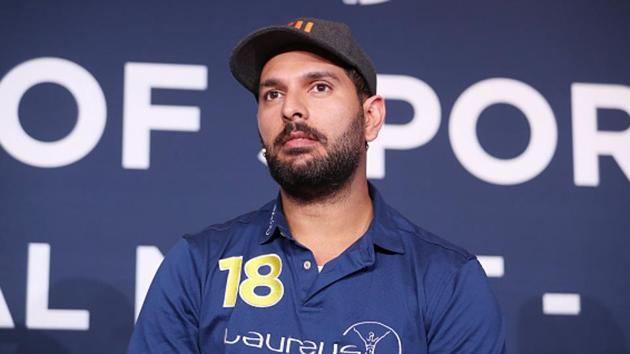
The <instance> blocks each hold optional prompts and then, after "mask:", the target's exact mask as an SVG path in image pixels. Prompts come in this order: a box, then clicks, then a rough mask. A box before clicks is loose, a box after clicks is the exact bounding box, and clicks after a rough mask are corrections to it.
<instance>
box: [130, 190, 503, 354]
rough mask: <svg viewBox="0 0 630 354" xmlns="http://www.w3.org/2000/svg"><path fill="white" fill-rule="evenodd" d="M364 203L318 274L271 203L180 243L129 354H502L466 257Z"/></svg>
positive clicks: (484, 291)
mask: <svg viewBox="0 0 630 354" xmlns="http://www.w3.org/2000/svg"><path fill="white" fill-rule="evenodd" d="M370 195H371V197H372V201H373V205H374V219H373V220H372V223H371V224H370V227H369V229H368V231H367V232H366V233H365V235H363V236H362V237H361V238H360V239H359V240H357V241H356V242H355V243H354V244H353V245H352V246H350V247H349V248H348V249H347V250H345V251H344V252H343V253H342V254H341V255H340V256H338V257H337V258H335V259H333V260H331V261H330V262H328V263H326V265H325V266H324V268H323V269H322V270H321V272H320V271H318V269H317V266H316V263H315V258H314V257H313V254H312V253H311V252H310V251H309V250H308V249H307V248H305V247H303V246H301V245H300V244H299V243H298V242H296V241H295V240H294V239H293V238H292V236H291V232H290V231H289V228H288V226H287V222H286V219H285V218H284V215H283V213H282V206H281V203H280V199H279V198H278V199H277V200H275V201H272V202H270V203H268V204H267V205H265V206H264V207H262V208H261V209H260V210H258V211H255V212H251V213H249V214H246V215H243V216H240V217H238V218H235V219H233V220H231V221H229V222H227V223H224V224H220V225H213V226H210V227H208V228H207V229H205V230H204V231H202V232H200V233H198V234H195V235H187V236H185V237H184V238H183V239H182V240H180V241H179V242H178V243H177V244H176V245H175V246H174V248H173V249H172V250H171V251H170V252H169V253H168V254H167V255H166V257H165V259H164V261H163V262H162V265H161V266H160V269H159V270H158V272H157V274H156V276H155V278H154V280H153V283H152V285H151V287H150V289H149V292H148V294H147V297H146V299H145V302H144V305H143V308H142V311H141V313H140V316H139V318H138V322H137V323H136V327H135V330H134V333H133V336H132V338H131V341H130V344H129V353H212V354H219V353H300V354H342V353H353V354H359V353H361V354H362V353H372V354H373V353H377V354H388V353H418V354H419V353H502V352H503V351H504V341H505V329H504V325H503V319H502V315H501V312H500V309H499V307H498V305H497V302H496V299H495V297H494V295H493V294H492V291H491V290H490V288H489V286H488V282H487V279H486V276H485V274H484V272H483V270H482V268H481V266H480V265H479V263H478V261H477V260H476V258H475V257H474V256H473V255H471V254H470V253H468V252H466V251H465V250H463V249H461V248H459V247H457V246H454V245H452V244H450V243H448V242H447V241H445V240H443V239H441V238H439V237H437V236H435V235H433V234H431V233H429V232H427V231H425V230H423V229H421V228H420V227H418V226H415V225H414V224H412V223H411V222H410V221H408V220H407V219H405V218H404V217H403V216H402V215H400V214H399V213H398V212H396V211H395V210H394V209H392V208H391V207H389V206H388V205H387V204H385V202H384V201H383V199H382V198H381V196H380V195H379V193H378V192H377V191H376V190H375V189H374V187H372V186H370Z"/></svg>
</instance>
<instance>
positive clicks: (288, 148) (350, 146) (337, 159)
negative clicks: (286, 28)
mask: <svg viewBox="0 0 630 354" xmlns="http://www.w3.org/2000/svg"><path fill="white" fill-rule="evenodd" d="M258 99H259V100H258V102H259V103H258V128H259V132H260V136H261V140H262V142H263V145H264V146H265V148H266V150H267V156H266V157H267V163H268V165H269V170H270V172H271V175H272V176H273V177H274V179H276V181H277V182H278V183H279V184H280V186H282V188H283V189H284V190H285V191H286V192H287V193H289V194H291V195H292V196H293V197H295V198H297V199H302V200H304V201H310V200H313V199H316V198H323V197H326V196H328V195H330V194H332V193H334V192H335V191H337V190H339V189H340V188H341V187H343V185H344V184H345V183H346V182H347V181H348V180H349V178H350V177H351V176H352V175H353V174H354V172H355V171H356V169H357V166H358V164H359V161H360V158H361V155H362V154H363V153H364V150H365V149H364V146H365V136H364V129H363V109H362V106H361V104H360V102H359V99H358V97H357V93H356V89H355V86H354V84H353V82H352V81H351V80H350V78H349V77H348V75H347V74H346V72H345V70H344V69H343V68H341V67H339V66H337V65H335V64H333V63H331V62H330V61H328V60H326V59H324V58H322V57H319V56H317V55H315V54H312V53H310V52H302V51H294V52H287V53H282V54H279V55H277V56H275V57H273V58H272V59H271V60H269V61H268V62H267V63H266V64H265V66H264V67H263V70H262V72H261V75H260V90H259V97H258Z"/></svg>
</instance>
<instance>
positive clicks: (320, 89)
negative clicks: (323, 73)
mask: <svg viewBox="0 0 630 354" xmlns="http://www.w3.org/2000/svg"><path fill="white" fill-rule="evenodd" d="M329 90H330V86H328V85H327V84H315V86H313V91H315V92H326V91H329Z"/></svg>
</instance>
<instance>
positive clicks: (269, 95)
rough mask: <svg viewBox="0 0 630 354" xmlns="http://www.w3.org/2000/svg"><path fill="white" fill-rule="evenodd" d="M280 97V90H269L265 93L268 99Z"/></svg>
mask: <svg viewBox="0 0 630 354" xmlns="http://www.w3.org/2000/svg"><path fill="white" fill-rule="evenodd" d="M278 97H280V92H278V91H268V92H266V93H265V95H264V98H265V100H267V101H271V100H275V99H276V98H278Z"/></svg>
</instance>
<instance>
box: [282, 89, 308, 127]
mask: <svg viewBox="0 0 630 354" xmlns="http://www.w3.org/2000/svg"><path fill="white" fill-rule="evenodd" d="M282 117H283V119H285V120H289V121H293V120H296V119H298V118H299V119H308V108H307V105H306V102H305V98H304V97H303V96H302V95H300V94H297V93H286V95H285V96H284V101H283V102H282Z"/></svg>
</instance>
